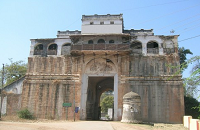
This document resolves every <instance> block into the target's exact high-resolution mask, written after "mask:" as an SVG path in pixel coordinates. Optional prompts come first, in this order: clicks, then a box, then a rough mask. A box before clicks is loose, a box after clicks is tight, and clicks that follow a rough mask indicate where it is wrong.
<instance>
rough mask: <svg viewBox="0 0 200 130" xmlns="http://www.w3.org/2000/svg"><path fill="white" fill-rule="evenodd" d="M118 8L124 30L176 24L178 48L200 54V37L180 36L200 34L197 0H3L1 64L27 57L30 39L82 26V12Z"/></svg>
mask: <svg viewBox="0 0 200 130" xmlns="http://www.w3.org/2000/svg"><path fill="white" fill-rule="evenodd" d="M120 13H122V14H123V17H124V25H125V29H131V28H133V29H154V33H155V35H171V34H170V31H171V30H172V29H173V30H175V32H174V33H173V34H174V35H180V36H179V41H181V42H179V46H180V47H185V48H187V49H190V50H191V51H192V52H193V53H194V54H193V56H195V55H199V54H200V37H196V38H193V39H190V40H185V41H182V40H184V39H187V38H191V37H194V36H198V35H200V1H199V0H166V1H161V0H115V1H113V0H112V1H111V0H101V1H98V0H96V1H92V0H0V44H1V47H0V67H1V66H2V64H3V63H4V64H6V63H9V60H8V59H9V58H13V61H18V60H23V61H25V62H27V58H28V56H29V51H30V39H35V38H55V37H56V35H57V31H59V30H60V31H64V30H81V17H82V15H84V14H85V15H93V14H120ZM189 57H191V56H188V58H189ZM190 69H191V66H190V67H189V69H188V70H186V72H184V76H185V77H186V76H188V75H189V72H190Z"/></svg>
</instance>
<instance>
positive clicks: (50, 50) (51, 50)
mask: <svg viewBox="0 0 200 130" xmlns="http://www.w3.org/2000/svg"><path fill="white" fill-rule="evenodd" d="M47 55H57V44H55V43H53V44H51V45H49V47H48V51H47Z"/></svg>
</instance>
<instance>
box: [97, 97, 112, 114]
mask: <svg viewBox="0 0 200 130" xmlns="http://www.w3.org/2000/svg"><path fill="white" fill-rule="evenodd" d="M100 105H101V111H102V112H104V113H106V112H108V108H113V105H114V97H113V96H106V97H104V98H103V100H102V101H101V103H100Z"/></svg>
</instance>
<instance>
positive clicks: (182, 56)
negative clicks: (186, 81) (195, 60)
mask: <svg viewBox="0 0 200 130" xmlns="http://www.w3.org/2000/svg"><path fill="white" fill-rule="evenodd" d="M178 54H179V57H180V65H181V70H182V71H183V70H185V69H186V68H187V67H188V64H187V63H186V60H187V58H186V56H187V55H188V54H193V53H192V52H191V51H190V49H185V48H184V47H179V48H178Z"/></svg>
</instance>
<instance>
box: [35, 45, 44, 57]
mask: <svg viewBox="0 0 200 130" xmlns="http://www.w3.org/2000/svg"><path fill="white" fill-rule="evenodd" d="M42 51H43V44H41V43H38V44H36V46H35V47H34V55H41V54H42Z"/></svg>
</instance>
